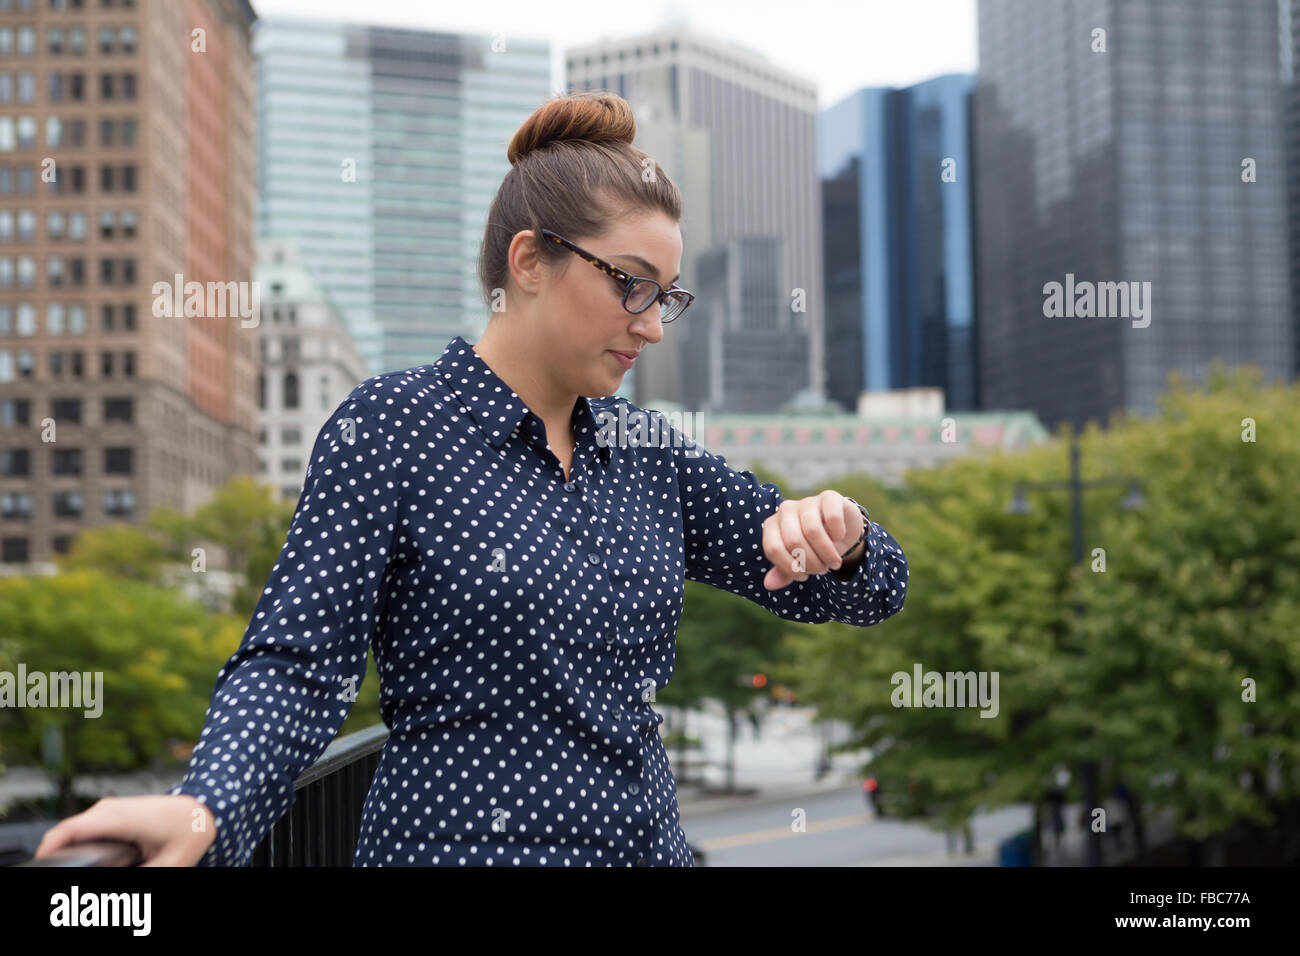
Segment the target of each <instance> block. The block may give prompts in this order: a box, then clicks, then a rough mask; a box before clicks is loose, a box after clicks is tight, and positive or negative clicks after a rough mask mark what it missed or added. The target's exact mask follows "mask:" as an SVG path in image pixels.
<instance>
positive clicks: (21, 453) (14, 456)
mask: <svg viewBox="0 0 1300 956" xmlns="http://www.w3.org/2000/svg"><path fill="white" fill-rule="evenodd" d="M31 470H32V453H31V452H30V451H29V450H28V449H26V448H5V449H3V450H0V475H3V476H4V477H6V478H26V477H27V476H28V475H30V474H31Z"/></svg>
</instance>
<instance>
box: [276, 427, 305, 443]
mask: <svg viewBox="0 0 1300 956" xmlns="http://www.w3.org/2000/svg"><path fill="white" fill-rule="evenodd" d="M301 441H302V432H301V431H300V430H299V429H297V428H283V429H281V430H280V444H282V445H297V444H299V443H300V442H301Z"/></svg>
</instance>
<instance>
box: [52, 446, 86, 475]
mask: <svg viewBox="0 0 1300 956" xmlns="http://www.w3.org/2000/svg"><path fill="white" fill-rule="evenodd" d="M53 452H54V461H53V466H54V474H56V475H80V474H81V449H80V448H55V449H53Z"/></svg>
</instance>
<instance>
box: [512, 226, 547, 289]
mask: <svg viewBox="0 0 1300 956" xmlns="http://www.w3.org/2000/svg"><path fill="white" fill-rule="evenodd" d="M506 265H507V266H508V267H509V270H510V275H511V277H512V278H513V279H514V280H515V284H516V285H518V286H519V289H520V290H521V291H523V292H526V293H528V294H529V295H536V294H537V292H538V291H539V290H540V289H541V288H542V286H543V285H545V283H546V282H547V281H549V280H550V279H551V278H552V275H551V269H550V267H549V265H548V264H547V262H546V260H545V259H543V258H542V256H541V252H540V251H539V240H538V238H537V237H536V236H535V235H534V233H533V231H532V230H531V229H523V230H520V231H519V232H517V233H515V237H514V238H513V239H511V240H510V248H509V249H508V250H507V251H506Z"/></svg>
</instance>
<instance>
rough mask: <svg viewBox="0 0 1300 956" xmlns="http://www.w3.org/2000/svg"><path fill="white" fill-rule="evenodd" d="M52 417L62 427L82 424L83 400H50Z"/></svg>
mask: <svg viewBox="0 0 1300 956" xmlns="http://www.w3.org/2000/svg"><path fill="white" fill-rule="evenodd" d="M50 417H51V418H53V419H54V420H55V421H56V422H58V423H59V424H60V425H80V424H81V399H79V398H54V399H51V400H50Z"/></svg>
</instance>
